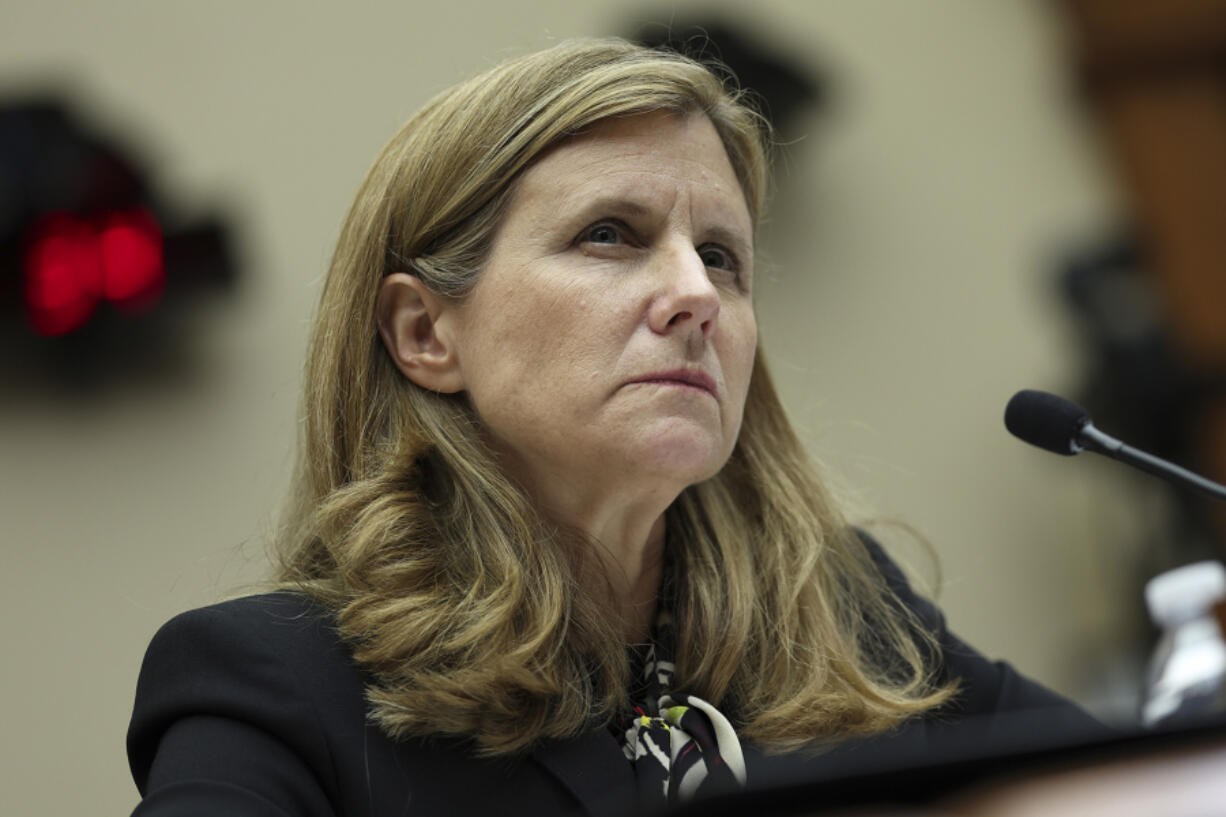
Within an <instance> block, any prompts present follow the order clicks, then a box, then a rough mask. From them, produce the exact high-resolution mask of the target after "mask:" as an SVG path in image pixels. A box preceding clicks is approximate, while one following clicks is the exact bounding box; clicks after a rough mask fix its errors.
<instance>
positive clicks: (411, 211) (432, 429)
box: [279, 40, 949, 754]
mask: <svg viewBox="0 0 1226 817" xmlns="http://www.w3.org/2000/svg"><path fill="white" fill-rule="evenodd" d="M648 111H671V112H676V113H678V114H688V113H695V112H697V113H701V114H704V115H705V116H707V117H708V118H709V119H710V120H711V122H712V123H713V124H714V125H715V128H716V130H717V132H718V133H719V135H720V137H721V139H722V141H723V144H724V146H725V148H726V150H727V152H728V156H729V158H730V160H731V162H732V165H733V167H734V169H735V170H736V173H737V176H738V179H739V180H740V183H741V187H742V189H743V192H744V194H745V198H746V201H747V204H748V206H749V209H750V212H751V215H752V216H753V217H754V219H755V221H756V220H757V219H758V218H759V216H760V214H761V210H762V206H763V199H764V196H765V189H766V178H767V155H766V149H765V144H766V134H767V132H768V131H767V128H766V126H765V124H764V122H763V121H762V119H761V118H760V117H759V116H758V115H757V114H756V113H755V112H754V111H753V109H752V108H751V107H749V106H748V105H746V104H744V103H743V102H742V101H741V99H740V98H739V96H738V95H737V94H736V93H734V92H730V91H728V90H727V89H726V88H725V85H724V82H723V81H721V79H720V78H718V77H717V76H715V75H714V74H713V73H712V72H711V71H710V70H708V69H707V68H705V67H703V66H702V65H700V64H698V63H696V62H694V61H691V60H689V59H687V58H684V57H681V56H679V55H676V54H672V53H668V52H662V51H655V50H649V49H646V48H642V47H639V46H635V45H631V44H629V43H626V42H623V41H618V40H583V41H573V42H565V43H562V44H560V45H558V46H556V47H554V48H551V49H549V50H547V51H543V52H540V53H536V54H532V55H529V56H526V57H523V58H520V59H515V60H511V61H509V62H506V63H504V64H502V65H499V66H497V67H495V68H493V69H492V70H489V71H487V72H486V73H484V74H482V75H480V76H478V77H475V78H474V79H472V80H470V81H468V82H465V83H462V84H460V85H458V86H456V87H455V88H452V89H450V90H448V91H446V92H444V93H442V94H440V95H438V96H437V97H435V98H434V99H433V100H432V101H430V102H429V103H428V104H427V105H426V106H425V107H424V108H423V109H422V110H421V111H420V112H419V113H418V114H417V115H416V116H414V117H413V118H412V119H411V120H410V121H409V122H408V123H407V124H406V125H405V126H404V127H403V128H402V129H401V131H400V132H399V133H398V134H397V135H396V136H395V137H393V139H392V140H391V142H389V144H388V145H387V146H386V147H385V148H384V150H383V152H382V153H381V154H380V156H379V157H378V159H376V161H375V163H374V165H373V166H372V167H371V169H370V171H369V172H368V174H367V176H366V179H365V181H364V182H363V183H362V186H361V188H360V189H359V191H358V194H357V198H356V201H355V202H354V204H353V207H352V208H351V209H350V211H349V214H348V217H347V219H346V221H345V225H344V228H343V231H342V233H341V237H340V241H339V243H338V246H337V249H336V253H335V256H334V258H333V261H332V265H331V268H330V271H329V273H328V277H327V280H326V282H325V284H324V290H323V294H322V297H321V301H320V305H319V310H318V314H317V317H316V321H315V326H314V331H313V335H312V338H311V341H310V347H309V350H308V356H307V363H306V373H305V386H304V394H303V405H304V412H305V422H304V427H303V440H302V444H301V446H300V451H299V462H298V468H297V471H296V474H295V481H294V485H293V501H292V503H291V506H290V510H289V513H288V515H287V525H286V527H285V530H284V533H283V537H282V541H281V542H280V548H281V555H282V567H281V570H280V574H279V578H280V581H281V582H282V583H284V584H285V585H286V586H293V587H297V588H301V589H304V590H306V591H307V592H309V593H311V594H313V595H314V596H316V597H318V598H320V599H322V600H323V601H324V602H325V603H326V604H327V605H328V606H329V607H331V608H332V609H334V610H335V611H336V614H337V621H338V628H339V631H340V633H341V635H342V637H343V638H344V639H345V640H346V641H347V642H348V643H349V644H350V645H351V647H352V649H353V653H354V657H355V659H356V660H357V662H358V663H359V664H361V665H362V666H363V667H364V668H365V669H366V670H367V671H369V672H370V673H371V676H372V678H373V681H372V683H371V685H370V687H369V689H368V697H369V699H370V702H371V705H372V711H373V716H374V717H375V719H376V720H377V721H378V722H379V724H380V725H381V726H382V728H383V729H384V730H385V731H387V732H388V733H389V734H391V735H392V736H395V737H406V736H412V735H428V734H451V735H462V736H467V737H470V738H472V739H473V740H474V742H475V745H476V747H477V750H478V751H479V752H481V753H483V754H506V753H512V752H516V751H520V750H523V749H525V748H527V747H528V746H530V745H532V744H533V743H535V742H537V741H539V740H541V739H545V738H561V737H565V736H570V735H573V734H576V733H578V732H580V731H582V730H583V729H586V728H590V727H591V726H592V725H593V724H595V723H601V722H607V721H608V720H609V719H610V718H611V717H613V716H614V715H615V714H616V713H618V712H621V711H625V710H626V709H627V707H628V705H629V701H628V687H629V686H630V669H629V659H628V657H627V654H626V649H625V644H624V642H623V638H622V633H621V631H620V629H618V628H617V627H616V626H614V624H613V623H612V621H611V619H613V618H615V617H611V616H610V615H609V614H608V599H607V596H604V595H602V594H601V593H599V592H594V591H593V590H592V588H593V587H594V583H593V581H592V580H591V575H590V571H592V570H593V565H592V562H593V560H592V559H590V558H588V556H589V555H590V549H591V547H592V543H590V542H587V541H584V540H583V539H582V537H579V536H577V535H575V534H573V533H571V532H568V531H565V530H559V529H558V528H557V527H556V526H551V525H550V524H548V523H547V522H546V521H545V520H543V519H542V518H541V517H540V515H539V514H538V513H537V511H536V509H535V508H534V507H533V505H532V504H531V503H530V502H529V501H528V500H527V499H526V498H525V496H524V494H523V493H522V492H521V491H520V490H519V489H518V488H517V487H516V486H515V485H514V484H512V483H511V482H510V481H509V480H508V478H507V477H506V475H505V474H504V473H503V472H502V471H501V470H500V468H499V466H498V465H497V464H496V462H495V461H494V459H493V458H492V456H491V454H490V452H489V451H488V450H487V449H486V447H485V445H484V444H483V442H482V435H481V431H480V428H479V426H478V421H477V419H476V418H475V416H474V413H473V412H472V410H471V409H470V408H469V406H468V404H467V403H466V401H465V399H464V397H463V395H447V394H439V393H435V392H431V391H428V390H425V389H422V388H419V387H418V386H416V385H415V384H413V383H412V382H410V381H409V380H408V379H407V378H405V377H403V376H402V375H401V374H400V372H399V371H398V370H397V369H396V367H395V366H394V365H393V364H392V361H391V359H390V357H389V355H388V354H387V353H386V351H385V350H384V347H383V344H382V342H381V341H380V338H379V334H378V331H377V326H376V319H375V300H376V294H377V291H378V287H379V284H380V281H381V279H382V278H383V276H385V275H387V274H389V273H391V272H395V271H404V270H407V271H411V272H412V273H413V274H414V275H417V276H418V277H420V278H421V280H422V281H423V282H424V283H425V284H426V285H427V286H429V287H430V288H431V289H432V290H433V291H435V292H436V293H439V294H440V295H442V296H445V297H450V298H463V297H464V296H465V295H466V293H467V292H468V291H469V290H470V289H471V288H472V286H473V285H474V284H475V282H476V281H477V279H478V278H479V275H480V271H481V267H482V263H483V261H484V259H485V257H486V254H487V252H488V250H489V247H490V243H491V237H492V235H493V233H494V230H495V228H496V226H497V223H498V218H499V216H500V214H501V213H502V212H503V211H504V210H505V209H506V207H507V206H508V203H509V201H510V198H511V196H512V195H513V192H514V184H515V180H516V178H517V177H518V176H519V174H520V173H522V172H523V170H524V169H525V168H526V167H527V166H528V165H529V164H531V162H532V161H533V160H534V159H535V158H537V157H539V156H541V155H542V153H543V152H544V151H546V150H547V149H548V148H549V147H550V146H552V145H555V144H557V143H558V142H559V141H561V140H564V139H565V138H567V136H569V135H573V134H575V133H577V132H579V131H581V130H582V129H584V128H587V127H589V126H591V125H593V124H594V123H596V122H599V121H601V120H603V119H607V118H609V117H615V116H630V115H635V114H641V113H645V112H648ZM666 523H667V524H666V539H667V548H668V550H669V554H670V560H671V562H672V566H673V567H672V570H673V577H674V581H673V587H674V592H673V595H672V597H671V598H670V599H669V603H671V604H672V605H673V613H674V618H675V621H676V628H677V632H678V643H677V655H676V662H677V669H678V679H679V682H680V685H681V686H680V688H681V689H683V690H684V691H687V692H690V693H692V694H696V695H699V696H700V697H703V698H705V699H707V700H709V701H711V702H713V703H715V704H716V705H718V706H720V707H722V708H724V709H726V710H727V711H728V713H729V714H730V716H731V717H732V718H733V719H734V722H735V723H737V724H738V726H739V728H740V729H741V732H742V734H743V735H744V736H746V737H747V738H749V739H751V740H754V741H757V742H759V743H761V744H763V745H765V746H767V747H768V748H774V749H789V748H795V747H798V746H802V745H812V744H814V743H816V742H819V741H823V740H829V739H832V738H836V737H839V736H843V735H850V734H865V733H873V732H878V731H882V730H884V729H887V728H889V727H891V726H893V725H895V724H896V723H898V722H899V721H900V720H902V719H904V718H906V717H908V716H909V715H911V714H913V713H915V712H919V711H922V710H924V709H927V708H929V707H931V706H934V705H935V704H937V703H939V702H941V701H943V700H944V699H945V698H946V697H948V694H949V690H948V689H936V688H934V687H933V685H932V683H931V680H930V678H931V667H930V666H929V661H928V659H927V656H928V654H929V653H928V652H926V649H928V647H929V646H930V645H926V644H925V643H923V642H924V636H923V635H922V634H920V633H918V631H917V629H916V626H915V623H914V622H913V621H912V620H911V619H910V617H909V614H908V613H907V612H906V610H905V609H903V608H902V606H901V605H899V604H898V602H897V601H896V600H895V599H894V598H893V596H892V595H891V594H890V592H889V591H888V590H887V588H886V586H885V585H884V583H883V581H882V579H881V576H880V574H879V572H878V571H877V570H876V569H875V568H874V566H873V564H872V562H871V559H870V557H869V555H868V553H867V551H866V550H865V548H864V546H863V545H862V544H861V543H860V541H859V540H858V539H857V538H856V536H855V534H854V531H852V530H851V529H850V528H849V527H848V526H847V525H846V523H845V522H844V521H843V520H842V519H841V517H840V515H839V513H838V511H837V508H836V507H835V504H834V503H833V501H832V500H831V498H830V497H829V496H828V495H827V493H826V491H825V490H824V488H823V486H822V483H821V481H820V480H819V479H818V477H817V476H816V474H815V472H814V470H813V468H812V466H811V464H810V462H809V460H808V458H807V457H806V455H805V453H804V451H803V448H802V446H801V444H800V442H799V440H798V439H797V437H796V435H795V434H794V433H793V431H792V429H791V426H790V425H789V423H788V421H787V418H786V416H785V415H784V412H783V409H782V407H781V406H780V404H779V401H778V399H777V397H776V395H775V390H774V387H773V385H772V384H771V380H770V377H769V374H768V373H767V370H766V365H765V362H764V360H763V359H762V356H761V354H760V353H759V354H758V356H757V357H756V359H755V363H754V373H753V376H752V380H751V383H750V387H749V395H748V399H747V403H746V406H745V414H744V422H743V425H742V428H741V433H740V437H739V440H738V443H737V445H736V448H735V450H734V452H733V453H732V456H731V458H730V459H729V461H728V463H727V464H726V466H725V467H724V468H723V469H722V471H721V472H720V473H719V474H718V475H716V476H715V477H713V478H712V479H710V480H707V481H705V482H703V483H700V484H697V485H694V486H691V487H690V488H688V489H687V490H685V491H684V492H683V493H682V495H681V496H680V497H679V498H678V499H677V500H676V501H675V502H674V503H673V505H672V506H671V507H670V509H669V510H668V512H667V515H666ZM711 645H719V647H718V648H717V649H713V648H712V646H711Z"/></svg>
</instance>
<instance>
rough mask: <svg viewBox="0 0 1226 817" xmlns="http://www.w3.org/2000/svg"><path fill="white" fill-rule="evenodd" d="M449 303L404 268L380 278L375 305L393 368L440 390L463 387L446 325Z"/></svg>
mask: <svg viewBox="0 0 1226 817" xmlns="http://www.w3.org/2000/svg"><path fill="white" fill-rule="evenodd" d="M450 307H451V304H450V303H449V302H447V301H446V300H444V299H443V298H440V297H439V296H438V295H436V294H435V293H433V292H431V291H430V290H429V288H427V287H426V285H425V284H423V283H422V282H421V279H419V278H416V277H414V276H412V275H409V274H408V273H404V272H395V273H392V274H391V275H389V276H387V277H386V278H384V279H383V282H382V284H380V286H379V298H378V301H377V302H376V305H375V317H376V318H377V319H378V321H379V334H380V335H381V336H382V337H383V345H384V346H386V347H387V352H388V354H389V355H391V356H392V360H393V361H394V362H395V364H396V368H398V369H400V371H401V372H402V373H404V376H405V377H407V378H409V380H412V381H413V382H414V383H416V384H417V385H419V386H421V387H422V388H423V389H429V390H430V391H437V392H444V393H446V394H452V393H454V392H458V391H462V390H463V389H464V378H463V375H462V374H461V373H460V366H459V360H458V359H457V356H456V351H457V350H456V347H455V339H454V338H453V337H452V336H451V333H450V332H449V331H448V329H449V327H450V323H451V319H452V317H453V312H454V310H453V309H451V308H450Z"/></svg>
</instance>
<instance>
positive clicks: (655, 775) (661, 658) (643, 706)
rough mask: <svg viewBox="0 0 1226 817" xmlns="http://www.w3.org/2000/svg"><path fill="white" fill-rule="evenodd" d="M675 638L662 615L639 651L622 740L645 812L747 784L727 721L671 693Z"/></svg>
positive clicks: (708, 707)
mask: <svg viewBox="0 0 1226 817" xmlns="http://www.w3.org/2000/svg"><path fill="white" fill-rule="evenodd" d="M672 636H673V632H672V617H671V616H670V615H669V614H668V613H667V612H662V613H661V614H660V615H659V616H658V617H657V619H656V624H655V628H654V629H653V632H652V643H651V644H649V645H646V646H644V647H638V648H635V650H636V652H637V656H636V658H637V661H636V665H641V667H642V669H641V674H640V675H639V680H638V684H636V688H635V690H634V700H635V701H636V704H635V706H634V712H633V714H632V715H630V716H628V717H627V718H626V719H625V721H624V723H623V724H622V725H623V727H624V730H625V731H624V733H623V734H622V735H621V736H620V737H621V742H622V752H623V753H624V754H625V755H626V759H627V760H629V761H630V764H631V765H632V766H634V772H635V777H636V778H637V779H638V793H639V803H640V804H641V805H643V806H647V807H651V806H657V807H658V806H665V805H672V804H674V803H678V802H681V801H684V800H689V799H691V798H692V797H694V796H695V795H696V794H702V795H710V794H715V793H718V792H721V791H728V790H732V789H736V788H738V787H741V786H744V785H745V759H744V757H743V756H742V754H741V742H740V740H738V739H737V736H736V732H735V731H734V730H733V728H732V724H731V723H729V722H728V719H727V718H726V717H724V715H723V714H722V713H721V712H720V711H719V710H718V709H716V708H715V707H714V706H712V705H711V704H709V703H707V702H706V701H704V700H702V699H701V698H696V697H694V696H693V695H686V694H685V693H680V692H670V691H669V690H671V689H672V688H673V684H674V672H675V665H674V663H673V661H672V655H673V648H672V645H673V643H674V642H673V638H672ZM640 662H641V663H640Z"/></svg>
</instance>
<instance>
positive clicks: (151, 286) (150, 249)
mask: <svg viewBox="0 0 1226 817" xmlns="http://www.w3.org/2000/svg"><path fill="white" fill-rule="evenodd" d="M101 251H102V295H103V297H105V298H106V299H107V300H108V301H115V302H117V303H118V304H120V305H123V306H128V307H130V308H132V307H135V308H139V307H143V306H148V305H150V304H151V302H152V301H153V300H155V299H156V298H157V296H158V295H159V294H161V291H162V286H163V284H164V283H165V280H166V271H165V268H164V266H163V263H162V232H161V230H160V229H158V223H157V221H156V220H155V219H154V218H153V215H152V214H151V213H149V212H148V211H146V210H128V211H125V212H122V213H112V214H111V215H110V216H108V217H107V219H106V221H105V223H104V225H103V228H102V238H101Z"/></svg>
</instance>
